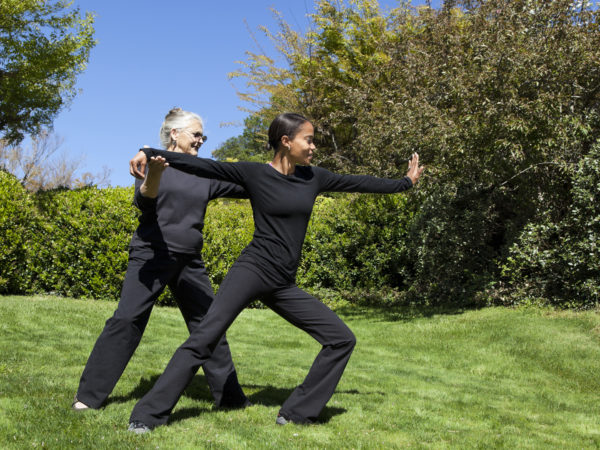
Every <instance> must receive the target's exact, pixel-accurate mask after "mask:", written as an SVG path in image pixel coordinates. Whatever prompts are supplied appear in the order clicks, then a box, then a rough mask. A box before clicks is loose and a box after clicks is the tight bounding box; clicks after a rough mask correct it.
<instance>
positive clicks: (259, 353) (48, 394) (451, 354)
mask: <svg viewBox="0 0 600 450" xmlns="http://www.w3.org/2000/svg"><path fill="white" fill-rule="evenodd" d="M115 306H116V305H115V303H109V302H101V301H80V300H73V299H64V298H56V297H40V296H37V297H0V327H1V332H0V355H1V358H0V447H1V448H32V447H48V448H152V449H154V448H163V449H164V448H166V449H171V448H177V449H186V448H236V449H237V448H332V449H333V448H336V449H337V448H403V447H413V448H461V449H462V448H577V449H580V448H598V447H600V377H599V375H600V314H598V312H597V311H596V312H579V313H575V312H551V311H541V310H535V309H525V310H510V309H504V308H489V309H483V310H479V311H467V312H462V313H454V314H428V315H425V314H422V313H418V312H403V311H394V312H382V311H372V310H360V311H359V310H349V311H348V312H346V313H343V314H341V315H342V317H343V318H344V319H345V320H346V321H347V323H348V324H349V326H350V328H352V330H353V331H354V333H355V334H356V336H357V338H358V345H357V347H356V350H355V352H354V354H353V356H352V358H351V360H350V364H349V365H348V367H347V369H346V372H345V374H344V377H343V378H342V381H341V383H340V385H339V386H338V389H337V391H336V394H335V395H334V396H333V398H332V399H331V401H330V402H329V404H328V405H327V407H326V409H325V410H324V411H323V413H322V415H321V419H322V421H321V423H319V424H317V425H312V426H296V425H291V426H285V427H278V426H276V425H275V423H274V422H275V416H276V414H277V411H278V409H279V406H280V405H281V403H282V402H283V401H284V400H285V398H286V397H287V396H288V395H289V393H290V392H291V390H292V389H293V388H294V386H296V385H297V384H298V383H300V382H301V380H302V379H303V377H304V376H305V375H306V372H307V371H308V369H309V367H310V364H311V363H312V360H313V358H314V356H315V354H316V352H317V351H318V345H317V344H316V343H315V342H313V341H312V340H311V339H310V338H308V337H306V336H305V335H304V334H303V333H302V332H300V331H298V330H297V329H295V328H294V327H292V326H290V325H289V324H287V322H285V321H283V320H282V319H280V318H279V317H277V316H276V315H275V314H274V313H272V312H271V311H269V310H246V311H244V312H243V314H242V315H241V316H240V318H239V319H238V320H237V321H236V322H235V323H234V325H233V326H232V328H231V329H230V331H229V333H228V338H229V342H230V344H231V347H232V352H233V355H234V360H235V362H236V366H237V369H238V375H239V378H240V382H241V383H242V386H243V387H244V389H245V391H246V393H247V394H248V395H249V397H250V398H251V400H252V401H253V402H254V404H255V405H254V406H252V407H250V408H248V409H246V410H244V411H221V410H216V409H213V407H212V403H211V397H210V394H209V392H208V390H207V388H206V384H205V381H204V377H203V376H202V375H198V376H196V378H195V379H194V381H193V382H192V384H191V385H190V387H189V388H188V389H187V391H186V393H185V395H184V396H183V397H182V399H181V401H180V402H179V403H178V405H177V407H176V409H175V410H174V413H173V416H172V419H171V422H170V424H169V425H168V426H165V427H159V428H157V429H156V430H155V431H153V432H152V433H151V434H149V435H141V436H139V435H133V434H132V433H129V432H127V431H126V428H127V422H128V418H129V413H130V412H131V409H132V407H133V405H134V404H135V402H136V401H137V400H138V399H139V398H140V397H141V396H142V395H143V394H144V393H145V392H146V391H147V390H148V389H149V387H150V386H151V385H152V384H153V383H154V381H155V380H156V378H157V377H158V376H159V374H160V373H161V371H162V369H163V368H164V366H165V365H166V363H167V361H168V359H169V358H170V356H171V354H172V353H173V351H174V350H175V348H176V347H177V346H178V345H179V344H180V343H181V342H182V341H183V340H184V339H185V336H186V332H185V327H184V324H183V320H182V319H181V317H180V314H179V312H178V311H177V310H176V309H173V308H156V309H155V311H154V312H153V315H152V318H151V320H150V324H149V325H148V328H147V330H146V334H145V335H144V338H143V340H142V343H141V345H140V347H139V348H138V351H137V352H136V354H135V356H134V358H133V359H132V361H131V363H130V364H129V366H128V368H127V370H126V371H125V373H124V375H123V377H122V379H121V381H120V382H119V383H118V384H117V387H116V389H115V391H114V392H113V395H112V396H111V398H110V400H109V402H108V404H107V405H106V407H105V408H103V409H101V410H98V411H88V412H85V413H75V412H72V411H70V410H69V406H70V402H71V400H72V397H73V394H74V392H75V390H76V388H77V384H78V381H79V376H80V374H81V370H82V369H83V366H84V364H85V361H86V359H87V356H88V354H89V352H90V350H91V347H92V345H93V344H94V341H95V339H96V338H97V336H98V335H99V333H100V331H101V329H102V327H103V324H104V321H105V320H106V319H107V318H108V317H109V316H110V315H111V314H112V311H113V310H114V308H115Z"/></svg>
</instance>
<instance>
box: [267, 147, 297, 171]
mask: <svg viewBox="0 0 600 450" xmlns="http://www.w3.org/2000/svg"><path fill="white" fill-rule="evenodd" d="M269 164H271V167H273V168H274V169H275V170H276V171H277V172H279V173H282V174H283V175H292V174H293V173H294V172H295V170H296V163H295V162H292V161H291V160H290V158H289V156H288V155H286V154H284V153H283V152H277V153H276V154H275V156H274V157H273V161H271V162H270V163H269Z"/></svg>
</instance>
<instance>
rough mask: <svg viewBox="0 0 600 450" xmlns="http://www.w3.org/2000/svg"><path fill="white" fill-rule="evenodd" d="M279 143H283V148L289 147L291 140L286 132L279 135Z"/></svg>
mask: <svg viewBox="0 0 600 450" xmlns="http://www.w3.org/2000/svg"><path fill="white" fill-rule="evenodd" d="M281 143H282V144H283V146H284V147H285V148H287V149H288V150H289V149H290V146H291V140H290V138H289V136H288V135H287V134H284V135H283V136H281Z"/></svg>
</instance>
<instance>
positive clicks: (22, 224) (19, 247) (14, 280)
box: [0, 170, 41, 294]
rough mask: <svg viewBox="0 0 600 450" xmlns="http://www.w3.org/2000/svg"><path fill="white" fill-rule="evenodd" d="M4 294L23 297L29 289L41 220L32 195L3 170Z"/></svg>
mask: <svg viewBox="0 0 600 450" xmlns="http://www.w3.org/2000/svg"><path fill="white" fill-rule="evenodd" d="M0 198H1V199H2V200H1V201H0V293H1V294H23V293H25V292H27V291H28V290H29V284H30V277H29V270H30V267H29V266H28V265H27V264H26V260H27V254H28V253H29V252H30V247H29V246H30V244H31V242H32V241H33V240H34V239H39V238H41V236H39V235H38V233H36V227H37V217H36V214H35V208H34V206H33V203H32V201H31V198H30V195H29V193H28V192H27V191H26V190H25V188H23V186H22V185H21V183H20V182H19V180H18V179H17V178H16V177H15V176H13V175H11V174H9V173H7V172H5V171H3V170H0Z"/></svg>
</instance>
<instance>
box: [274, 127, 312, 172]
mask: <svg viewBox="0 0 600 450" xmlns="http://www.w3.org/2000/svg"><path fill="white" fill-rule="evenodd" d="M314 135H315V129H314V127H313V126H312V123H310V122H304V123H303V124H302V125H300V128H298V132H297V133H296V135H295V136H294V139H291V140H290V139H289V138H288V139H285V138H286V137H285V136H284V140H282V142H283V144H284V146H287V147H288V148H289V157H290V159H291V161H292V162H293V163H295V164H300V165H302V166H310V162H311V160H312V158H313V152H314V151H315V150H316V147H315V144H314V143H313V139H314Z"/></svg>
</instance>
